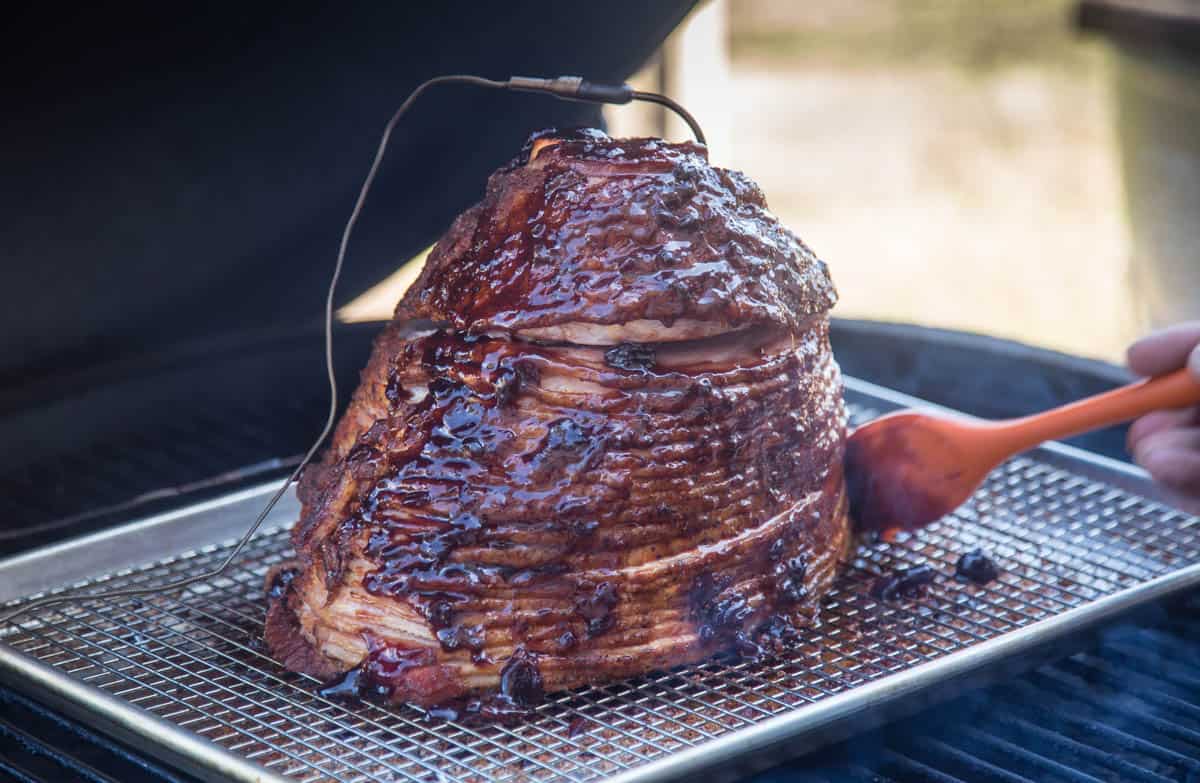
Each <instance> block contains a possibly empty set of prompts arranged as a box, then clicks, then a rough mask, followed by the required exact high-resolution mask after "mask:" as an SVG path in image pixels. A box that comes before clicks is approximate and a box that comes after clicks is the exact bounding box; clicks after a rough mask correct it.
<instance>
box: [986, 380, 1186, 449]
mask: <svg viewBox="0 0 1200 783" xmlns="http://www.w3.org/2000/svg"><path fill="white" fill-rule="evenodd" d="M1196 404H1200V382H1198V381H1197V380H1196V379H1195V378H1193V377H1192V375H1191V373H1190V372H1189V371H1188V370H1186V369H1183V370H1176V371H1175V372H1172V373H1167V374H1166V375H1160V376H1158V377H1157V378H1149V379H1147V380H1144V381H1138V382H1137V383H1131V384H1129V385H1128V386H1122V387H1121V388H1119V389H1113V390H1112V391H1109V392H1104V393H1103V394H1097V395H1096V396H1094V397H1087V398H1085V399H1082V400H1079V401H1077V402H1072V403H1070V404H1068V405H1064V406H1062V407H1061V408H1054V409H1053V410H1049V411H1046V412H1044V413H1038V414H1035V415H1033V416H1026V417H1025V418H1021V419H1013V420H1011V421H1006V422H999V423H997V425H996V431H995V434H996V436H997V438H998V440H1001V441H1002V442H1003V445H1004V446H1005V451H1006V452H1007V453H1009V454H1015V453H1017V452H1020V451H1025V450H1026V449H1030V448H1033V447H1034V446H1036V445H1038V444H1039V443H1043V442H1045V441H1048V440H1056V439H1059V438H1069V437H1071V436H1072V435H1078V434H1079V433H1081V432H1088V431H1089V430H1094V429H1099V428H1100V427H1106V426H1108V425H1110V424H1120V423H1121V422H1125V421H1129V420H1130V419H1134V418H1137V417H1138V416H1141V415H1143V414H1146V413H1150V412H1151V411H1157V410H1169V409H1172V408H1185V407H1187V406H1189V405H1196Z"/></svg>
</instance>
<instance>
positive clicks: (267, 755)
mask: <svg viewBox="0 0 1200 783" xmlns="http://www.w3.org/2000/svg"><path fill="white" fill-rule="evenodd" d="M848 386H850V387H851V388H850V390H849V391H848V394H847V398H848V401H849V402H850V404H851V410H852V417H853V418H854V419H856V420H859V421H861V420H865V419H868V418H871V417H873V416H874V415H877V414H878V413H879V412H880V411H881V410H884V409H888V408H892V407H895V404H896V402H897V400H896V399H895V398H894V395H887V396H881V395H882V394H883V392H882V390H875V389H872V388H871V387H869V386H868V385H865V384H861V383H857V382H853V381H848ZM1152 493H1153V489H1152V488H1151V487H1150V486H1149V484H1148V483H1147V482H1145V481H1144V479H1142V478H1139V477H1138V476H1137V475H1136V474H1133V473H1129V472H1124V473H1122V472H1121V471H1119V470H1118V469H1117V468H1116V467H1115V466H1112V465H1106V464H1104V463H1103V462H1102V461H1098V460H1094V459H1092V458H1089V457H1087V455H1084V454H1082V453H1077V452H1072V451H1071V450H1067V449H1063V448H1061V447H1051V448H1050V449H1048V450H1046V449H1044V450H1040V451H1038V452H1035V453H1034V454H1032V455H1031V456H1027V457H1021V458H1017V459H1014V460H1012V461H1010V462H1008V463H1007V464H1005V465H1004V466H1003V467H1002V468H1000V469H999V470H997V471H996V472H995V473H994V474H993V475H992V476H991V477H990V478H989V479H988V481H987V483H986V485H985V486H984V487H983V488H981V490H980V491H979V492H978V493H977V494H976V496H975V497H974V498H973V499H972V500H971V501H970V502H969V503H968V504H967V505H965V506H964V507H963V508H962V509H960V510H959V511H958V512H957V513H955V514H954V515H952V516H950V517H947V518H945V519H943V520H941V521H939V522H937V523H935V524H933V525H931V526H929V527H928V528H926V529H925V530H923V531H921V532H920V533H918V534H916V535H913V536H910V537H907V538H906V539H904V540H902V541H900V542H897V543H892V544H884V543H875V544H863V545H862V546H860V547H859V548H858V549H857V551H856V552H855V553H854V555H853V558H852V560H851V562H849V563H847V564H846V565H845V567H844V568H843V570H842V573H841V575H840V577H839V578H838V580H837V582H836V584H835V587H834V588H833V590H832V591H831V592H830V594H829V595H828V597H827V598H826V600H825V601H824V605H823V609H822V615H821V617H822V621H821V623H820V625H819V627H816V628H813V629H810V630H808V631H806V632H804V634H803V636H802V639H801V641H800V642H799V643H798V644H797V645H796V646H795V647H794V648H793V649H791V650H790V651H789V652H787V653H786V654H784V655H781V656H777V657H772V658H768V659H766V660H761V661H757V662H749V661H739V660H736V659H732V658H730V659H715V660H712V661H709V662H707V663H704V664H701V665H696V666H689V667H683V668H679V669H675V670H672V671H666V672H660V673H655V674H652V675H649V676H645V677H641V678H638V679H633V680H627V681H623V682H619V683H615V684H610V685H606V686H597V687H588V688H583V689H580V690H576V691H571V692H567V693H561V694H556V695H552V696H551V697H550V698H549V699H548V701H547V703H545V704H544V705H542V706H541V707H540V708H539V709H538V710H537V713H536V717H535V718H534V719H533V720H530V721H529V722H527V723H524V724H522V725H519V726H514V727H504V726H488V727H483V728H468V727H464V726H459V725H455V724H451V723H446V722H442V721H437V720H429V719H426V718H424V716H423V713H422V712H421V711H419V710H417V709H414V708H407V707H398V708H391V709H385V708H381V707H378V706H374V705H370V704H362V705H354V706H348V705H345V704H343V703H339V702H334V701H329V700H326V699H323V698H321V697H319V696H318V695H316V692H315V686H317V683H316V682H315V681H314V680H312V679H310V678H307V677H304V676H300V675H295V674H292V673H289V672H286V671H284V670H282V669H281V668H280V667H279V666H278V665H277V664H276V663H275V662H274V661H272V660H271V659H270V657H269V656H268V655H267V654H266V652H265V650H264V649H263V647H262V644H261V642H260V638H261V633H262V623H263V618H264V613H265V602H264V598H263V593H262V580H263V575H264V573H265V572H266V571H267V569H268V568H270V567H271V566H272V565H274V564H275V563H278V562H280V561H281V560H283V559H285V558H286V557H288V556H289V554H290V545H289V542H288V538H287V530H286V525H282V524H281V525H276V526H274V527H271V528H268V529H265V530H264V531H263V532H262V533H261V534H260V535H259V536H257V537H256V538H255V539H254V540H253V541H252V543H251V544H250V545H249V546H248V547H247V548H246V550H245V551H244V552H243V554H242V555H241V556H240V558H239V559H238V560H237V561H236V562H235V564H234V565H233V567H231V569H230V570H229V571H227V572H226V573H225V574H224V575H222V576H221V577H219V578H217V579H213V580H210V581H208V582H205V583H202V584H198V585H195V586H193V587H191V588H189V589H187V590H186V591H184V592H182V593H179V594H166V593H164V594H156V595H153V596H150V597H144V598H128V599H123V600H99V599H88V598H86V597H83V596H81V597H80V598H79V599H78V600H76V601H73V602H71V603H69V604H60V605H58V606H53V607H47V608H45V609H42V610H40V611H37V612H36V613H31V614H29V615H24V616H21V617H19V618H18V619H17V620H15V621H13V622H12V623H11V624H10V625H9V626H8V627H4V628H0V642H2V644H0V676H6V679H8V680H10V681H14V682H16V684H17V685H24V686H25V687H26V688H27V689H29V690H32V691H35V692H44V693H47V694H49V695H51V696H53V697H54V699H55V701H56V703H60V704H62V705H65V707H66V708H68V709H69V710H70V711H72V712H74V713H75V714H78V715H80V716H82V717H83V718H85V719H87V718H89V717H92V718H94V719H95V722H97V723H99V724H100V725H102V726H105V727H108V728H110V729H112V730H113V731H114V732H115V733H118V734H119V735H121V736H123V737H125V738H127V739H132V740H133V741H135V742H137V743H138V744H139V745H141V746H142V747H144V748H146V749H148V750H150V751H151V752H156V753H159V754H160V755H164V756H167V757H169V758H172V759H173V760H176V761H180V762H182V763H184V764H185V765H187V766H188V768H190V769H191V770H192V771H195V772H198V773H200V774H202V775H205V776H208V777H212V778H222V779H223V778H227V777H241V778H254V777H257V778H259V779H262V778H266V779H270V778H273V777H276V776H278V777H284V778H291V779H295V780H300V781H326V780H336V781H410V780H411V781H442V780H453V781H493V780H495V781H561V780H597V779H602V778H609V777H613V776H615V777H618V778H621V779H624V780H649V779H662V778H665V777H671V776H674V775H680V774H684V773H687V772H692V771H695V770H697V769H699V768H702V767H704V766H706V765H708V764H712V763H715V762H718V761H728V760H729V759H731V758H733V757H735V756H737V755H738V754H741V753H747V752H750V751H753V750H756V749H759V750H761V749H763V748H766V747H767V746H769V745H772V744H778V743H780V742H782V741H785V740H787V741H788V742H789V743H790V744H791V745H792V747H793V752H794V750H795V749H796V748H798V747H801V745H797V744H796V743H798V742H802V741H803V740H804V739H805V738H808V739H810V740H812V738H813V737H814V736H815V735H816V733H818V732H820V731H822V730H826V729H828V727H829V726H830V725H831V724H832V723H833V722H834V721H835V720H837V719H839V718H844V717H845V716H847V715H850V714H852V713H855V712H858V713H863V712H870V711H871V710H872V709H874V708H876V707H878V706H879V705H882V704H883V703H884V702H885V701H887V700H889V699H891V698H892V697H895V696H897V694H902V693H909V694H912V693H917V692H920V691H928V690H930V689H933V688H936V687H937V686H938V685H939V684H942V683H944V682H945V681H946V680H947V678H949V677H951V676H952V675H955V674H957V673H959V672H961V671H965V670H966V669H968V668H970V667H974V666H979V665H983V664H985V663H989V662H990V663H996V662H998V661H1000V660H1002V659H1006V658H1008V657H1009V656H1011V655H1013V654H1016V653H1019V652H1020V651H1021V650H1022V649H1025V648H1027V647H1031V646H1032V645H1033V644H1035V643H1037V642H1039V641H1043V640H1045V639H1048V638H1051V637H1055V636H1062V635H1066V634H1068V633H1073V632H1075V631H1077V630H1078V629H1079V628H1081V627H1083V626H1084V625H1086V624H1090V623H1095V622H1098V621H1099V620H1100V619H1103V618H1104V617H1105V616H1108V615H1109V614H1111V613H1112V612H1115V611H1117V610H1118V609H1121V608H1126V607H1128V606H1131V605H1133V604H1136V603H1137V602H1140V601H1143V600H1149V599H1151V598H1154V597H1157V596H1159V595H1163V594H1165V593H1166V592H1169V591H1172V590H1178V589H1183V588H1184V587H1187V586H1189V585H1192V584H1196V583H1200V519H1197V518H1196V517H1193V516H1190V515H1188V514H1185V513H1183V512H1181V511H1178V510H1175V509H1173V508H1171V507H1169V506H1167V505H1165V504H1164V503H1163V502H1161V501H1160V500H1159V499H1155V498H1154V497H1153V496H1151V495H1152ZM217 506H219V503H218V504H217ZM213 508H214V506H213V504H206V505H205V507H203V508H198V509H196V510H193V511H188V510H185V511H184V512H182V513H178V514H175V515H173V517H172V518H171V520H169V521H165V522H163V523H162V525H163V528H162V530H163V531H168V530H178V529H184V528H185V527H186V529H188V530H191V531H193V532H192V535H195V532H194V531H195V530H196V527H197V526H201V527H200V529H201V530H202V529H203V527H202V526H203V525H205V524H206V520H207V519H209V518H210V517H211V515H212V514H213V513H214V512H213ZM292 509H293V510H294V505H293V506H292ZM158 534H159V531H156V523H154V522H153V521H151V522H147V523H142V524H141V525H139V526H138V529H137V530H136V531H126V532H124V533H122V532H121V531H117V533H115V534H113V537H112V538H110V539H106V540H105V543H106V544H107V545H108V550H111V549H113V548H114V546H115V547H116V548H119V545H120V543H121V539H120V536H121V535H136V536H138V537H140V538H141V540H142V541H143V544H142V546H143V547H144V541H145V537H147V536H150V537H154V536H157V535H158ZM162 538H163V539H164V547H165V549H164V551H161V552H159V554H158V557H157V558H156V559H155V560H154V562H152V563H150V564H149V565H140V566H137V567H123V568H119V569H116V570H112V571H110V572H107V573H101V574H94V575H91V576H90V577H88V578H85V579H82V580H79V581H77V582H75V583H73V584H70V585H57V586H55V588H54V589H51V590H47V591H40V592H53V591H54V590H55V589H58V590H61V589H70V590H75V591H78V592H80V593H81V594H86V593H87V592H88V591H98V590H104V589H112V588H116V587H129V586H154V585H158V584H164V583H166V582H168V581H170V580H173V579H176V578H178V577H181V576H187V575H190V574H193V573H197V572H200V571H203V570H205V569H208V568H211V567H212V566H213V565H215V564H216V563H218V562H219V561H221V560H222V559H223V558H224V556H225V554H226V553H227V552H228V551H229V548H230V546H231V545H232V543H233V541H232V537H230V539H229V540H223V541H221V542H219V543H213V544H211V545H206V546H200V547H191V548H186V549H181V548H178V546H177V547H176V548H175V549H171V548H170V547H171V545H172V541H174V539H172V538H171V537H170V536H168V535H166V534H165V533H163V535H162ZM129 540H132V539H129ZM980 548H982V549H984V550H985V551H986V552H988V554H989V555H990V556H991V558H992V559H993V560H994V561H995V562H996V564H997V565H998V566H999V567H1000V570H1001V574H1000V576H999V578H998V579H996V580H995V581H994V582H992V583H990V584H988V585H987V586H984V587H980V586H977V585H974V584H970V583H964V582H959V581H957V580H956V579H955V578H954V565H955V562H956V561H957V559H958V557H959V556H960V555H961V554H963V553H964V552H968V551H971V550H975V549H980ZM108 550H106V551H108ZM96 551H97V550H96V548H95V547H94V546H82V545H80V546H72V545H67V546H64V547H60V548H59V551H57V552H55V553H53V554H54V558H53V560H55V561H58V559H59V558H63V560H62V561H61V562H64V563H67V564H68V565H71V564H75V565H76V567H78V563H77V561H79V560H80V559H81V558H82V559H84V560H86V559H87V558H88V556H89V552H90V553H91V554H92V555H93V556H94V555H95V554H96ZM48 562H50V559H49V558H48V557H41V558H40V559H39V558H36V557H35V558H33V559H30V558H24V559H22V561H21V562H15V561H14V562H13V563H11V564H8V565H7V566H6V565H4V564H0V583H2V582H3V580H4V579H5V578H7V577H6V575H8V576H11V577H12V578H14V579H16V578H20V579H24V580H29V579H31V578H33V576H36V575H33V576H31V575H30V574H29V573H24V572H22V570H21V569H25V571H29V570H31V569H32V568H34V567H38V568H43V569H44V568H45V567H46V564H47V563H48ZM142 562H145V560H143V561H142ZM920 564H928V565H931V566H933V567H934V568H935V569H936V571H937V572H938V574H939V577H938V578H937V580H936V581H935V583H934V584H933V585H932V586H931V588H930V589H929V590H928V591H927V592H926V593H925V595H924V596H923V597H921V598H918V599H912V600H902V601H899V602H891V603H883V602H881V601H879V600H876V599H875V598H873V597H872V596H871V589H870V588H871V586H872V584H873V583H874V581H875V579H876V578H877V577H878V576H879V575H881V574H888V573H891V572H892V571H894V570H895V569H897V568H902V567H906V566H913V565H920ZM68 571H69V569H68ZM30 597H32V596H30ZM21 600H27V598H26V599H18V600H17V601H14V602H12V604H10V605H14V604H16V603H20V601H21ZM198 739H201V740H207V742H203V741H200V742H198V741H197V740H198ZM812 741H815V740H812Z"/></svg>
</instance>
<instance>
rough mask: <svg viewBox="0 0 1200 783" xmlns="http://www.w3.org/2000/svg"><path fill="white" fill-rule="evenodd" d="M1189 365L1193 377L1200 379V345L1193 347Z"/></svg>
mask: <svg viewBox="0 0 1200 783" xmlns="http://www.w3.org/2000/svg"><path fill="white" fill-rule="evenodd" d="M1187 367H1188V371H1189V372H1190V373H1191V374H1192V377H1193V378H1195V379H1196V380H1198V381H1200V345H1197V346H1196V347H1195V348H1193V349H1192V352H1191V353H1190V354H1189V355H1188V361H1187Z"/></svg>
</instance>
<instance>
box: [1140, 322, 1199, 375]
mask: <svg viewBox="0 0 1200 783" xmlns="http://www.w3.org/2000/svg"><path fill="white" fill-rule="evenodd" d="M1197 345H1200V321H1188V322H1186V323H1182V324H1176V325H1175V326H1171V327H1168V328H1166V329H1163V330H1161V331H1158V332H1154V333H1153V334H1149V335H1146V336H1145V337H1143V338H1142V339H1140V340H1138V341H1137V342H1135V343H1134V344H1133V345H1131V346H1129V351H1128V352H1127V353H1126V360H1127V361H1128V363H1129V369H1131V370H1133V371H1134V372H1135V373H1137V374H1138V375H1147V376H1149V375H1162V374H1163V373H1165V372H1170V371H1171V370H1178V369H1179V368H1180V367H1183V366H1184V364H1186V363H1187V362H1188V354H1190V353H1192V352H1193V349H1195V348H1196V347H1197ZM1192 361H1193V362H1195V364H1193V365H1192V368H1193V371H1200V355H1195V356H1193V357H1192Z"/></svg>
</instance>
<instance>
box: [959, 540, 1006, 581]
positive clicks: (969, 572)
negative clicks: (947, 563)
mask: <svg viewBox="0 0 1200 783" xmlns="http://www.w3.org/2000/svg"><path fill="white" fill-rule="evenodd" d="M954 575H955V577H957V578H958V579H959V580H963V581H970V582H974V583H975V584H977V585H986V584H987V583H988V582H991V581H992V580H993V579H995V578H996V577H998V576H1000V569H998V568H997V567H996V564H995V563H994V562H992V559H991V558H990V557H988V556H987V553H986V552H984V551H983V550H982V549H976V550H973V551H971V552H967V553H966V554H964V555H963V556H962V557H960V558H959V559H958V563H957V564H956V565H955V566H954Z"/></svg>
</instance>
